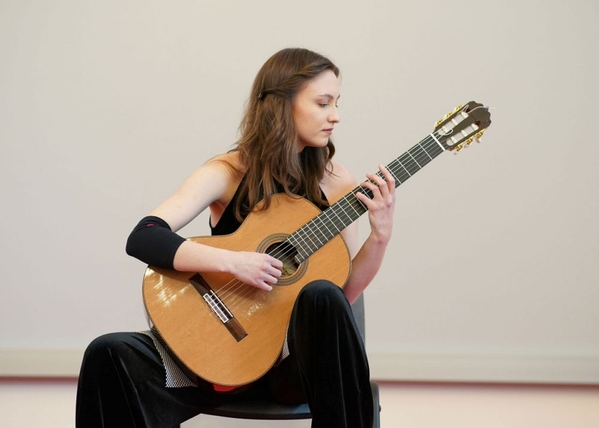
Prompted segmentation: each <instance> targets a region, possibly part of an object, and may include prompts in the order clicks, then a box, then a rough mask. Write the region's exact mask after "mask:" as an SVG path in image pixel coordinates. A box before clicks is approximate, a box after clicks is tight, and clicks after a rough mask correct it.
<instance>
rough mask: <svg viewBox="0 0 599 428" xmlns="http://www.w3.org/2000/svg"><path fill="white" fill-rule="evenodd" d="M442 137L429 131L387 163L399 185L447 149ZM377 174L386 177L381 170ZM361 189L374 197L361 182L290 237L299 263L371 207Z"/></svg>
mask: <svg viewBox="0 0 599 428" xmlns="http://www.w3.org/2000/svg"><path fill="white" fill-rule="evenodd" d="M441 137H442V136H441V135H440V134H439V133H436V132H434V133H432V134H430V135H428V136H427V137H426V138H424V139H423V140H422V141H420V142H419V143H418V144H416V145H414V147H412V148H411V149H409V150H408V151H406V152H405V153H404V154H402V155H401V156H399V157H398V158H396V159H394V160H393V161H392V162H390V163H389V164H388V165H387V169H388V170H389V172H390V173H391V175H393V177H394V178H395V187H398V186H400V185H401V184H403V183H405V182H406V181H407V180H408V179H409V178H410V177H411V176H413V175H414V174H416V173H417V172H418V171H420V170H421V169H422V168H423V167H424V166H425V165H427V164H428V163H429V162H430V161H432V160H433V159H434V158H436V157H437V156H439V155H440V154H441V153H443V151H444V150H445V149H444V148H443V146H441V144H439V142H438V141H439V139H440V138H441ZM376 175H377V176H378V177H381V178H383V179H384V177H383V174H382V173H381V172H380V171H378V172H377V173H376ZM358 192H361V193H363V194H365V195H366V196H368V197H369V198H372V192H371V191H370V189H368V188H366V187H363V186H357V187H356V188H354V189H353V190H352V191H351V192H349V193H348V194H347V195H345V196H344V197H343V198H341V199H340V200H339V201H337V202H335V203H334V204H333V205H331V206H330V207H328V208H327V209H325V210H324V211H323V212H322V213H320V214H319V215H318V216H316V217H315V218H314V219H312V220H310V221H309V222H308V223H306V224H305V225H304V226H302V227H301V228H300V229H298V230H297V231H295V232H294V233H292V234H291V235H290V236H289V237H288V238H287V239H286V242H288V243H289V244H291V245H293V247H294V248H295V249H296V250H297V256H296V258H295V259H296V262H297V263H301V262H303V261H304V260H306V259H308V258H309V257H310V256H311V255H312V254H313V253H314V252H315V251H317V250H318V249H319V248H321V247H322V246H323V245H325V244H326V243H327V242H329V241H330V240H331V239H333V238H334V237H335V236H337V235H338V234H339V233H341V231H342V230H343V229H345V228H346V227H347V226H349V225H350V224H351V223H353V222H354V221H356V220H357V219H358V218H359V217H360V216H362V214H364V213H365V212H366V211H368V209H367V208H366V206H365V205H364V204H363V203H362V202H360V200H359V199H358V198H357V197H356V194H357V193H358Z"/></svg>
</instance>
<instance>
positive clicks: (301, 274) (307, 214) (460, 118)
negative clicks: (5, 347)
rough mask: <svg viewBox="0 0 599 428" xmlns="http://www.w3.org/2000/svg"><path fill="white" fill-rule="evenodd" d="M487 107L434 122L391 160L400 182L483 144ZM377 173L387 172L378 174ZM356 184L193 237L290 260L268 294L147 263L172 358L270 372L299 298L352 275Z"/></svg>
mask: <svg viewBox="0 0 599 428" xmlns="http://www.w3.org/2000/svg"><path fill="white" fill-rule="evenodd" d="M490 117H491V116H490V114H489V111H488V108H487V107H485V106H483V105H482V104H479V103H476V102H474V101H470V102H468V103H467V104H465V105H463V106H459V107H457V108H456V109H455V110H454V111H453V112H452V113H449V114H447V115H446V116H445V118H444V119H442V120H440V121H438V122H437V124H436V127H435V130H434V131H433V132H432V133H431V134H429V135H427V136H426V137H425V138H424V139H423V140H422V141H421V142H420V143H418V144H416V145H415V146H414V147H412V148H411V149H409V150H408V151H407V152H405V153H404V154H403V155H401V156H399V157H398V158H396V159H394V160H393V161H392V162H391V163H389V164H388V165H386V168H387V170H388V171H389V172H390V173H391V174H392V175H393V177H394V178H395V186H396V187H397V186H399V185H400V184H402V183H404V182H405V181H406V180H408V179H409V178H410V177H412V176H413V175H414V174H415V173H417V172H418V171H419V170H420V169H422V167H423V166H425V165H427V164H428V163H429V162H430V161H432V160H433V159H435V158H436V157H437V156H438V155H439V154H440V153H443V152H444V151H454V152H455V153H457V152H459V151H460V150H461V149H462V148H463V147H467V146H468V145H470V143H471V142H472V141H474V140H476V141H478V140H479V139H480V137H481V136H482V134H483V132H484V130H485V129H486V128H487V127H488V126H489V125H490V124H491V120H490ZM377 175H378V176H379V177H380V178H383V179H384V177H383V175H382V173H381V172H380V171H379V172H377ZM358 193H362V194H364V195H366V196H367V197H371V196H372V193H371V192H370V190H368V189H367V188H365V187H362V186H358V187H356V188H355V189H353V190H352V191H351V192H349V193H348V194H347V195H345V196H344V197H343V198H341V199H339V200H338V201H337V202H335V203H334V204H333V205H331V206H330V207H328V208H327V209H325V210H324V211H322V212H321V211H320V210H319V209H318V208H316V207H315V206H314V205H313V204H311V203H310V202H308V201H307V200H305V199H301V198H290V197H288V196H286V195H285V194H278V195H275V196H273V198H272V201H271V205H270V207H269V208H268V209H267V210H262V211H261V210H258V211H254V212H253V213H251V214H250V215H249V216H248V217H247V218H246V220H245V222H244V223H243V224H242V225H241V227H240V228H239V229H238V230H237V231H236V232H235V233H233V234H230V235H226V236H207V237H200V238H191V240H194V241H196V242H200V243H202V244H206V245H210V246H213V247H218V248H225V249H229V250H233V251H255V252H263V253H268V254H270V255H272V256H274V257H276V258H278V259H280V260H282V261H283V266H284V268H283V274H282V276H281V278H279V282H278V284H277V285H276V286H274V287H273V290H272V291H270V292H266V291H261V290H258V289H257V288H254V287H252V286H249V285H247V284H243V283H241V282H240V281H238V280H237V279H235V278H234V277H233V276H232V275H225V274H218V273H197V274H196V273H189V272H187V273H182V272H175V271H172V270H165V269H156V268H153V267H148V269H147V270H146V274H145V278H144V284H143V297H144V303H145V305H146V310H147V312H148V315H149V317H150V319H151V320H152V323H153V324H154V326H155V327H156V328H157V329H158V332H159V333H160V335H161V336H162V338H163V339H164V340H165V341H166V343H167V345H168V346H169V348H171V350H172V351H173V352H174V353H175V355H176V356H177V357H178V358H179V359H180V360H181V361H182V362H183V363H184V364H185V365H186V366H187V367H188V368H189V369H191V370H192V371H193V372H194V373H196V374H197V375H198V376H199V377H201V378H203V379H205V380H207V381H208V382H212V383H215V384H219V385H226V386H237V385H244V384H247V383H250V382H252V381H254V380H256V379H258V378H259V377H261V376H262V375H264V374H265V373H266V372H267V371H268V370H269V369H270V368H271V367H272V366H273V364H274V363H275V362H276V360H277V358H278V356H279V354H280V352H281V349H282V347H283V343H284V341H285V335H286V333H287V326H288V324H289V319H290V317H291V311H292V309H293V305H294V303H295V300H296V298H297V296H298V294H299V292H300V291H301V290H302V288H303V287H304V286H305V285H306V284H308V283H309V282H311V281H313V280H316V279H327V280H330V281H332V282H333V283H335V284H337V285H339V286H340V287H342V286H343V285H345V283H346V282H347V279H348V277H349V274H350V271H351V261H350V257H349V252H348V250H347V247H346V245H345V242H344V241H343V239H342V238H341V235H339V233H340V232H341V231H342V230H343V229H344V228H345V227H347V226H348V225H349V224H351V223H352V222H353V221H355V220H357V219H358V217H359V216H360V215H362V214H364V213H365V212H366V206H365V205H364V204H363V203H362V202H360V200H359V198H357V197H356V195H357V194H358Z"/></svg>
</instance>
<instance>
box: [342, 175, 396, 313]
mask: <svg viewBox="0 0 599 428" xmlns="http://www.w3.org/2000/svg"><path fill="white" fill-rule="evenodd" d="M379 169H380V171H381V172H382V173H383V176H384V177H385V180H383V179H381V178H379V177H378V176H376V175H375V174H367V175H366V176H367V178H368V179H369V181H366V182H364V183H362V184H361V185H362V186H364V187H367V188H368V189H370V190H371V191H372V199H370V198H368V197H367V196H366V195H364V194H362V193H358V194H357V197H358V199H359V200H360V201H361V202H362V203H363V204H364V205H365V206H366V207H367V208H368V219H369V222H370V234H369V236H368V238H367V239H366V240H365V241H364V243H363V244H362V246H361V247H360V249H359V250H358V251H357V253H355V252H354V253H352V256H353V260H352V272H351V275H350V277H349V280H348V282H347V284H346V285H345V287H344V292H345V295H346V296H347V299H348V300H349V301H350V303H353V302H354V301H355V300H356V299H357V298H358V297H359V296H360V294H361V293H362V292H363V291H364V289H365V288H366V287H367V286H368V285H369V284H370V282H371V281H372V280H373V279H374V277H375V276H376V274H377V273H378V271H379V269H380V267H381V264H382V262H383V258H384V255H385V251H386V249H387V245H388V243H389V240H390V239H391V234H392V231H393V216H394V210H395V179H394V178H393V176H392V175H391V174H390V173H389V172H388V171H387V170H386V169H385V168H384V167H383V166H380V167H379ZM342 234H343V236H344V239H345V240H346V242H347V243H348V247H349V248H350V252H352V251H355V250H354V249H355V248H356V247H357V239H358V238H357V225H356V223H354V224H352V225H350V226H349V227H348V228H347V229H346V230H345V231H343V232H342Z"/></svg>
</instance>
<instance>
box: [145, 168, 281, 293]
mask: <svg viewBox="0 0 599 428" xmlns="http://www.w3.org/2000/svg"><path fill="white" fill-rule="evenodd" d="M237 183H238V179H237V178H236V176H235V174H234V173H233V171H232V170H231V169H230V168H229V167H227V166H226V164H224V163H222V162H214V161H212V162H209V163H207V164H206V165H203V166H202V167H200V168H199V169H197V170H196V171H194V172H193V173H192V174H191V175H190V176H189V177H188V178H187V179H186V180H185V181H184V182H183V184H182V185H181V186H180V187H179V189H178V190H177V191H176V192H175V193H174V194H173V195H172V196H170V197H169V198H167V199H166V200H165V201H164V202H162V203H161V204H160V205H159V206H158V207H156V208H155V209H154V210H153V211H152V212H151V213H150V215H152V216H156V217H160V218H161V219H163V220H164V221H166V223H167V224H168V225H169V226H170V227H171V229H172V230H173V232H176V231H178V230H179V229H181V228H182V227H183V226H185V225H186V224H187V223H189V222H190V221H191V220H192V219H194V218H195V217H196V216H197V215H198V214H200V213H201V212H203V211H204V210H205V209H207V208H209V207H211V208H212V209H217V208H218V206H219V204H221V202H222V201H223V200H227V198H229V199H230V195H229V194H230V192H231V191H232V190H233V191H234V190H235V188H236V187H237ZM227 202H228V200H227ZM173 267H174V268H175V269H176V270H179V271H186V272H226V273H230V274H232V275H234V276H235V277H236V278H237V279H239V280H241V281H242V282H245V283H246V284H250V285H253V286H255V287H258V288H260V289H263V290H266V291H269V290H271V289H272V285H273V284H275V283H276V282H277V280H278V278H279V276H280V275H281V271H280V269H281V267H282V263H281V262H280V261H279V260H277V259H275V258H273V257H271V256H269V255H267V254H262V253H254V252H237V251H229V250H225V249H219V248H214V247H210V246H207V245H204V244H200V243H196V242H192V241H185V242H184V243H183V244H181V245H180V246H179V248H178V249H177V252H176V253H175V257H174V261H173Z"/></svg>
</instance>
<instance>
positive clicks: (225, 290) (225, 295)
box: [215, 136, 440, 310]
mask: <svg viewBox="0 0 599 428" xmlns="http://www.w3.org/2000/svg"><path fill="white" fill-rule="evenodd" d="M427 143H428V144H429V146H430V145H433V144H437V142H436V141H435V140H434V139H433V138H432V137H430V136H429V137H426V138H425V139H424V140H423V141H421V142H420V143H418V144H416V145H415V146H414V147H412V148H411V149H410V150H408V152H406V153H404V154H403V155H402V156H400V157H398V158H397V159H395V160H394V161H392V162H391V163H390V164H389V165H388V166H387V168H388V169H389V170H390V171H394V170H395V168H396V167H397V164H399V166H401V168H403V169H404V170H405V172H406V173H407V174H408V177H407V178H409V177H410V176H411V175H413V173H415V172H417V171H419V170H420V169H421V168H422V167H423V166H424V165H426V164H427V163H428V162H430V161H431V160H432V159H433V158H432V157H431V156H430V155H429V154H428V153H427V151H426V150H424V149H423V147H422V145H424V144H427ZM415 148H420V149H421V150H420V153H416V154H413V153H409V152H410V151H412V150H414V149H415ZM438 154H440V153H437V155H438ZM437 155H435V156H437ZM408 156H409V158H413V157H414V156H416V158H417V159H418V160H420V161H421V162H422V163H423V165H422V166H420V165H419V164H418V162H416V164H417V165H418V168H417V169H415V170H414V171H412V173H410V171H409V170H408V169H407V168H406V166H405V165H404V163H406V162H405V160H404V162H401V160H402V159H401V158H402V157H406V158H407V157H408ZM427 157H428V160H427V159H426V158H427ZM409 158H408V159H407V160H409ZM421 158H422V159H421ZM423 159H424V160H426V162H423ZM396 174H397V173H395V174H394V177H395V175H396ZM377 175H378V176H379V177H382V174H381V173H380V171H379V172H377ZM395 178H396V181H397V177H395ZM407 178H406V179H407ZM404 181H405V180H404ZM401 183H402V181H399V182H398V184H397V186H398V185H399V184H401ZM365 190H366V188H364V187H363V186H361V185H359V186H357V187H356V188H354V189H353V190H352V191H351V192H350V193H348V194H347V195H346V196H345V197H344V198H342V199H341V200H340V201H338V202H341V201H342V200H344V199H347V198H348V197H349V196H350V195H354V196H355V194H356V193H357V192H359V191H362V192H364V191H365ZM352 202H358V203H359V204H360V205H361V206H362V209H363V210H364V211H363V212H362V213H358V212H356V214H358V215H362V214H363V213H364V212H365V211H366V207H365V206H364V205H363V204H362V203H361V202H360V201H359V200H358V199H357V198H352ZM341 205H342V204H338V203H335V204H333V205H332V206H331V207H333V209H332V210H329V209H327V210H325V211H327V212H328V211H331V212H332V213H334V214H335V215H336V216H337V217H338V218H339V216H338V213H337V212H335V210H334V207H336V206H339V207H340V206H341ZM349 206H350V207H351V208H352V209H353V210H354V211H355V208H354V207H353V206H352V205H351V203H350V204H349ZM331 207H330V208H331ZM341 211H342V212H345V211H344V209H343V208H341ZM323 213H324V212H323ZM321 214H322V213H321ZM346 215H347V214H346ZM319 217H320V215H319V216H317V217H316V218H315V219H313V220H312V221H310V222H308V223H307V224H306V225H304V226H303V227H302V228H300V229H298V231H299V230H301V229H303V228H306V227H307V228H308V229H309V228H310V227H311V226H312V225H314V223H315V220H317V219H318V218H319ZM350 218H351V217H350ZM352 222H353V221H352ZM333 224H334V223H333ZM341 224H342V225H343V222H342V223H341ZM346 226H347V225H346ZM296 232H297V231H296ZM339 232H340V231H338V232H337V233H339ZM306 236H307V237H308V239H309V238H310V236H309V235H306ZM304 241H305V240H304ZM326 242H328V240H327V241H326ZM326 242H325V243H326ZM322 245H324V244H323V243H322V242H320V245H319V246H318V245H317V246H316V250H317V249H318V248H320V246H322ZM292 251H294V249H289V250H284V251H283V252H279V253H273V254H271V255H272V256H273V257H275V258H281V257H282V256H288V255H289V254H290V253H291V252H292ZM244 286H246V287H244ZM240 288H245V290H241V291H240V292H239V293H236V291H237V290H239V289H240ZM258 291H263V290H260V289H258V288H256V287H253V286H248V284H246V283H244V282H242V281H240V280H237V279H236V278H233V279H232V280H231V281H229V282H228V283H226V284H224V285H223V286H222V287H221V289H220V290H218V293H217V292H216V291H215V293H217V295H218V297H219V298H220V299H221V300H222V301H223V302H225V300H228V301H229V303H226V305H227V307H228V308H229V309H230V310H234V309H236V308H237V307H239V305H240V304H241V303H243V302H244V301H245V300H247V299H248V298H249V297H250V296H251V295H253V294H254V293H255V292H258ZM231 294H233V298H231V299H229V296H231ZM240 300H241V301H240Z"/></svg>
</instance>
